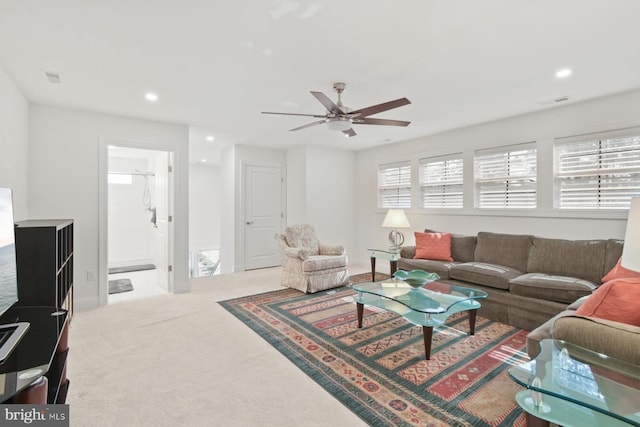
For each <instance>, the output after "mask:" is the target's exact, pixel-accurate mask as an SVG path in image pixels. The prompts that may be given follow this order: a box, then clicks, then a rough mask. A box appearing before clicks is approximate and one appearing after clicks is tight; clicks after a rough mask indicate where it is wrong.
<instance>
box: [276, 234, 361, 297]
mask: <svg viewBox="0 0 640 427" xmlns="http://www.w3.org/2000/svg"><path fill="white" fill-rule="evenodd" d="M276 240H278V244H279V245H280V255H281V258H282V281H281V284H282V286H287V287H289V288H295V289H299V290H301V291H303V292H306V293H314V292H318V291H322V290H325V289H330V288H335V287H338V286H342V285H346V284H348V283H349V270H348V261H347V255H346V253H345V250H344V248H343V247H342V246H330V245H324V244H322V243H320V241H319V240H318V237H317V236H316V232H315V229H314V228H313V226H311V225H308V224H298V225H291V226H289V227H287V228H286V229H285V230H284V233H283V234H276Z"/></svg>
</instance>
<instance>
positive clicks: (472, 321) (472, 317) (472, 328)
mask: <svg viewBox="0 0 640 427" xmlns="http://www.w3.org/2000/svg"><path fill="white" fill-rule="evenodd" d="M476 314H478V310H469V335H475V334H476Z"/></svg>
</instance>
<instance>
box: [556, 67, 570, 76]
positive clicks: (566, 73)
mask: <svg viewBox="0 0 640 427" xmlns="http://www.w3.org/2000/svg"><path fill="white" fill-rule="evenodd" d="M571 73H572V71H571V70H570V69H569V68H564V69H562V70H558V72H556V77H557V78H559V79H564V78H566V77H569V76H570V75H571Z"/></svg>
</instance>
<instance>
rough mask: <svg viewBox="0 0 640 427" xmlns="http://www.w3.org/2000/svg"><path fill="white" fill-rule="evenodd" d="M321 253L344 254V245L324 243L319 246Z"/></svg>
mask: <svg viewBox="0 0 640 427" xmlns="http://www.w3.org/2000/svg"><path fill="white" fill-rule="evenodd" d="M318 249H319V252H320V255H344V252H345V251H344V247H343V246H341V245H323V244H322V243H321V244H320V247H319V248H318Z"/></svg>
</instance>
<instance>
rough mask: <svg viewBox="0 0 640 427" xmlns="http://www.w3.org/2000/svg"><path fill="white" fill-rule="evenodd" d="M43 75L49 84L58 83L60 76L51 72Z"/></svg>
mask: <svg viewBox="0 0 640 427" xmlns="http://www.w3.org/2000/svg"><path fill="white" fill-rule="evenodd" d="M44 75H45V76H47V80H49V83H60V74H58V73H54V72H53V71H45V72H44Z"/></svg>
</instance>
